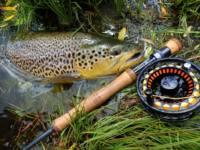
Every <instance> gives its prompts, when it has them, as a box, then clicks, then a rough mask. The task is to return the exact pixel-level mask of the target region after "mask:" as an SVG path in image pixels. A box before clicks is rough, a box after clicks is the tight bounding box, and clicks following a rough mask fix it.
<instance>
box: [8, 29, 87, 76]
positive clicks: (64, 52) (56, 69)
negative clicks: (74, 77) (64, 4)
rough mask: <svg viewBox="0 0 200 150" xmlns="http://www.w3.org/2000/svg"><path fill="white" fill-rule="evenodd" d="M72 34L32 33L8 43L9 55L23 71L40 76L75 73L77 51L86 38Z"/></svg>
mask: <svg viewBox="0 0 200 150" xmlns="http://www.w3.org/2000/svg"><path fill="white" fill-rule="evenodd" d="M38 34H39V35H38ZM69 37H70V34H69V33H68V34H67V35H66V34H64V35H62V34H60V33H53V34H51V33H45V35H44V36H43V33H37V34H36V35H35V34H34V33H32V34H31V35H29V36H27V35H26V36H25V37H21V38H19V39H18V40H17V41H16V42H15V43H14V44H12V43H10V44H8V45H7V49H6V56H7V57H8V59H9V60H11V61H12V62H13V63H14V64H15V65H16V66H18V67H19V68H21V69H22V70H24V71H26V72H28V73H31V74H33V75H36V76H38V77H53V76H57V75H60V74H66V73H69V74H70V73H71V74H73V73H75V72H76V69H75V67H74V58H75V53H76V52H77V51H78V50H79V48H80V46H81V45H82V44H83V43H84V41H83V38H84V37H83V35H82V36H80V35H79V38H77V37H76V36H75V37H73V38H69Z"/></svg>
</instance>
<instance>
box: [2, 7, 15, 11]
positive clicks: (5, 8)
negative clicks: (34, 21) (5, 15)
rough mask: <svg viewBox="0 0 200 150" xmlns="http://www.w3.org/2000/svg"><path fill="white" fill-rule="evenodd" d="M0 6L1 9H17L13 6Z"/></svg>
mask: <svg viewBox="0 0 200 150" xmlns="http://www.w3.org/2000/svg"><path fill="white" fill-rule="evenodd" d="M0 8H1V9H3V10H12V11H17V10H16V9H15V7H4V6H1V7H0Z"/></svg>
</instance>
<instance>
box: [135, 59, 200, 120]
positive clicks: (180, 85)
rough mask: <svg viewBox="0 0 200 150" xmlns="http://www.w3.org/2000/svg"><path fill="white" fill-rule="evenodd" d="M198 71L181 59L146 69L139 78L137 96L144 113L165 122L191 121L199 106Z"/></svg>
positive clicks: (158, 61) (195, 67)
mask: <svg viewBox="0 0 200 150" xmlns="http://www.w3.org/2000/svg"><path fill="white" fill-rule="evenodd" d="M199 84H200V68H199V67H198V66H197V65H195V64H194V63H192V62H190V61H187V60H184V59H181V58H165V59H160V60H157V61H154V62H152V63H150V64H149V65H147V66H146V67H145V68H144V69H143V70H142V71H141V72H140V74H139V75H138V78H137V83H136V86H137V93H138V95H139V97H140V102H141V104H142V106H143V107H144V109H145V110H146V111H147V112H148V113H149V114H151V115H153V116H154V117H157V118H160V119H162V120H164V121H184V120H187V119H189V118H191V117H192V116H193V115H194V114H195V112H196V110H197V108H198V107H199V105H200V97H199V93H200V90H199Z"/></svg>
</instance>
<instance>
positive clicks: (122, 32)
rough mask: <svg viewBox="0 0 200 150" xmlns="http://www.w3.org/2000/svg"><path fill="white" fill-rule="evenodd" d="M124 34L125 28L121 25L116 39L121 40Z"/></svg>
mask: <svg viewBox="0 0 200 150" xmlns="http://www.w3.org/2000/svg"><path fill="white" fill-rule="evenodd" d="M125 35H126V28H125V27H124V26H123V27H122V30H121V31H120V32H119V35H118V40H121V41H123V40H124V37H125Z"/></svg>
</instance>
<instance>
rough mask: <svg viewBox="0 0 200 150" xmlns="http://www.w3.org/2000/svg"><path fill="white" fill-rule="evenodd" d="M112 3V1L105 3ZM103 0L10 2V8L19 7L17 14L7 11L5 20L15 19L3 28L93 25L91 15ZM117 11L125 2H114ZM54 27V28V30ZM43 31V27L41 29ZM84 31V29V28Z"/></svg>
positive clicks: (30, 0) (6, 22)
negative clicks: (8, 18)
mask: <svg viewBox="0 0 200 150" xmlns="http://www.w3.org/2000/svg"><path fill="white" fill-rule="evenodd" d="M105 2H106V3H110V2H111V1H108V2H107V1H105ZM101 3H102V0H91V1H84V0H76V1H71V0H67V1H66V0H60V1H56V0H33V1H32V0H23V1H20V0H17V1H15V0H10V1H9V2H7V4H8V6H17V7H16V8H17V12H14V11H6V12H5V13H4V18H7V17H9V16H11V15H15V17H14V18H12V19H11V20H8V21H3V20H2V21H1V22H0V25H1V26H6V27H7V28H9V27H10V26H13V25H14V26H18V28H19V29H20V30H23V29H25V30H29V29H33V25H39V24H45V25H46V26H45V27H44V28H48V27H50V26H51V29H54V30H55V29H57V27H58V26H63V25H64V26H66V27H67V28H68V29H70V28H71V27H73V28H79V27H80V26H83V25H84V24H90V25H91V26H92V24H91V20H90V19H91V18H90V13H92V12H94V10H96V12H98V6H99V5H100V4H101ZM112 3H114V4H115V7H116V11H117V13H118V14H119V15H120V14H121V11H122V7H123V5H124V0H113V1H112ZM86 14H87V15H86ZM53 22H57V24H55V23H53ZM52 25H54V28H52ZM40 30H41V27H40ZM83 30H84V28H83Z"/></svg>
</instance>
